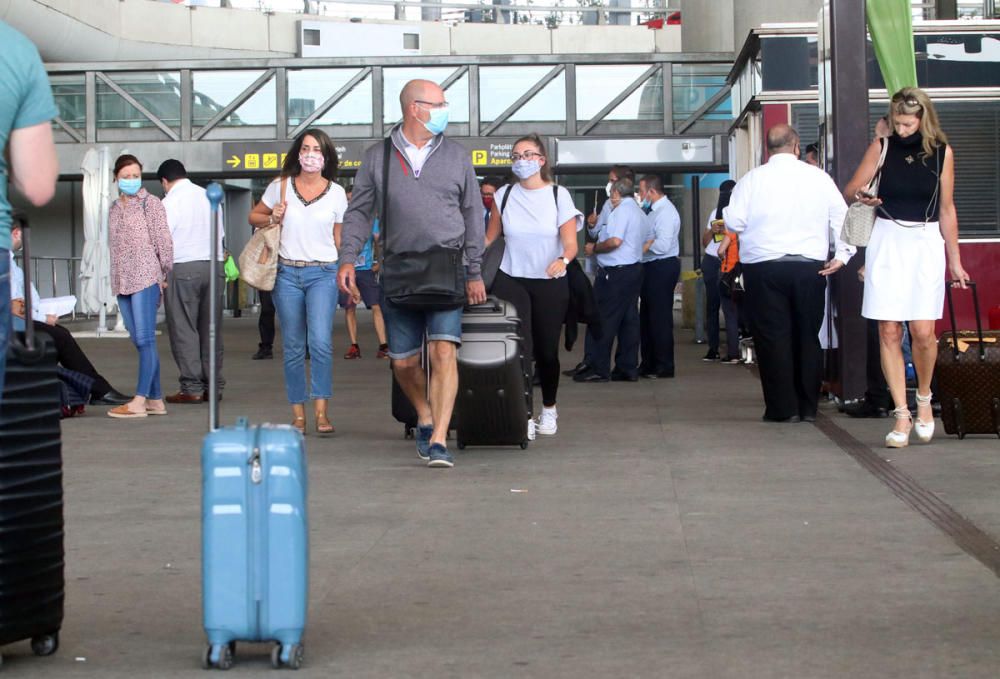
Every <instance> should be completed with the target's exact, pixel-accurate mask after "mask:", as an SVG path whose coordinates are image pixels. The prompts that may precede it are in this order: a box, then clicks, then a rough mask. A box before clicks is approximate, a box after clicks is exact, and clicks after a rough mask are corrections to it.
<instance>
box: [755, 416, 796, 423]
mask: <svg viewBox="0 0 1000 679" xmlns="http://www.w3.org/2000/svg"><path fill="white" fill-rule="evenodd" d="M760 419H761V420H763V421H764V422H777V423H779V424H797V423H799V422H801V421H802V418H801V417H799V416H798V415H792V416H791V417H786V418H784V419H778V418H775V417H768V416H767V415H764V417H762V418H760Z"/></svg>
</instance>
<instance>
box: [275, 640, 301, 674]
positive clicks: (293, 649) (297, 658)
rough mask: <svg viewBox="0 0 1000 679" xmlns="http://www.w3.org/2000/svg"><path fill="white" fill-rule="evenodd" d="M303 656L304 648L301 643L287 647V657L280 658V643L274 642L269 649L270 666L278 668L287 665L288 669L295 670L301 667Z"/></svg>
mask: <svg viewBox="0 0 1000 679" xmlns="http://www.w3.org/2000/svg"><path fill="white" fill-rule="evenodd" d="M304 658H305V649H304V648H303V647H302V644H292V645H291V646H289V647H288V659H287V660H284V661H283V660H282V658H281V644H275V645H274V648H272V649H271V667H273V668H274V669H276V670H280V669H281V668H282V667H287V668H288V669H290V670H297V669H299V668H300V667H302V660H303V659H304Z"/></svg>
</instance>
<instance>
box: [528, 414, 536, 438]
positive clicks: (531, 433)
mask: <svg viewBox="0 0 1000 679" xmlns="http://www.w3.org/2000/svg"><path fill="white" fill-rule="evenodd" d="M528 440H529V441H534V440H535V421H534V420H533V419H531V418H530V417H529V418H528Z"/></svg>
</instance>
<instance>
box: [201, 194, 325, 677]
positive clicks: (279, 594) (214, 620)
mask: <svg viewBox="0 0 1000 679" xmlns="http://www.w3.org/2000/svg"><path fill="white" fill-rule="evenodd" d="M208 198H209V201H211V203H212V211H213V219H212V224H216V225H217V224H218V222H217V220H216V219H215V212H216V211H217V210H218V207H219V202H220V201H221V199H222V189H221V187H219V186H218V185H217V184H212V185H210V186H209V187H208ZM217 242H218V239H217V238H216V237H215V235H214V234H213V237H212V262H215V266H217V257H216V254H217V253H216V251H215V250H216V243H217ZM213 268H214V267H213ZM211 281H212V283H211V285H212V286H213V289H212V290H211V291H210V298H211V302H210V304H211V305H212V306H213V308H212V309H211V310H210V312H209V317H210V318H211V319H212V322H211V325H210V330H209V345H210V348H209V355H210V357H211V358H210V362H211V363H212V365H211V366H210V367H209V390H208V391H209V433H208V435H206V436H205V440H204V443H203V444H202V449H201V467H202V605H203V608H204V624H205V634H206V635H207V636H208V645H207V646H206V647H205V652H204V655H203V657H202V665H203V666H204V667H205V669H209V668H212V667H215V668H219V669H223V670H225V669H229V668H230V667H231V666H232V664H233V656H234V654H235V651H236V642H237V641H250V642H267V641H273V642H275V645H274V648H273V649H272V652H271V665H272V666H273V667H274V668H275V669H278V668H280V667H287V668H291V669H298V668H299V667H300V666H301V665H302V657H303V647H302V633H303V631H304V630H305V625H306V609H307V604H306V602H307V599H308V593H309V533H308V521H307V516H306V455H305V446H304V445H303V439H302V435H301V434H300V433H299V432H298V431H297V430H296V429H294V428H292V427H290V426H288V425H271V424H263V425H258V426H252V425H250V423H249V422H248V421H247V419H246V418H241V419H240V420H239V421H238V422H237V423H236V426H235V427H225V428H221V429H220V428H218V427H217V424H218V390H217V389H216V385H215V379H216V373H215V365H214V363H215V343H216V331H217V329H216V328H215V317H216V313H215V309H214V305H215V304H216V294H215V290H214V285H215V283H216V276H215V275H214V271H213V275H212V276H211Z"/></svg>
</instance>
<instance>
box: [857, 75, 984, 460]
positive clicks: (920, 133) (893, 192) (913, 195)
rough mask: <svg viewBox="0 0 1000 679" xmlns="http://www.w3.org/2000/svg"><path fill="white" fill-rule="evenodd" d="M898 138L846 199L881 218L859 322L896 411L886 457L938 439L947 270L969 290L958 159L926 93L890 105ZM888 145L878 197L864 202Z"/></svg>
mask: <svg viewBox="0 0 1000 679" xmlns="http://www.w3.org/2000/svg"><path fill="white" fill-rule="evenodd" d="M889 125H890V127H891V128H892V134H891V135H890V136H889V137H888V138H886V139H876V140H875V141H874V142H872V144H871V146H869V147H868V150H867V151H866V152H865V157H864V158H863V159H862V161H861V165H860V167H858V170H857V172H855V173H854V177H853V178H852V179H851V181H850V183H849V184H848V185H847V189H846V190H845V191H844V197H845V198H847V200H848V201H862V202H864V203H865V204H866V205H872V206H877V208H876V209H877V215H878V218H877V219H876V221H875V228H874V230H873V231H872V237H871V240H870V241H869V243H868V248H867V250H866V252H865V293H864V303H863V305H862V308H861V315H862V316H864V317H865V318H871V319H874V320H877V321H878V326H879V341H880V346H881V361H882V372H883V373H884V374H885V380H886V382H887V383H888V385H889V392H890V393H891V394H892V400H893V403H894V405H895V410H893V415H894V416H895V420H896V421H895V426H894V427H893V430H892V431H891V432H889V434H888V435H886V437H885V444H886V446H888V447H889V448H903V447H905V446H906V445H908V444H909V441H910V432H911V430H913V429H915V430H916V434H917V438H918V439H919V440H920V441H923V442H925V443H926V442H928V441H930V440H931V438H933V436H934V414H933V411H932V410H931V377H932V376H933V374H934V363H935V361H936V360H937V336H936V334H935V332H934V323H935V321H936V320H937V319H939V318H941V315H942V313H943V310H944V293H945V289H944V286H945V285H946V281H945V268H946V265H945V262H946V257H945V254H946V253H947V269H948V271H949V273H950V279H951V280H954V281H957V284H958V285H960V286H961V287H963V288H964V287H965V286H966V285H965V284H966V282H967V281H968V280H969V275H968V274H967V273H966V272H965V269H963V268H962V260H961V256H960V254H959V251H958V217H957V215H956V213H955V203H954V200H953V189H954V185H955V157H954V154H953V153H952V150H951V147H950V146H948V140H947V137H945V134H944V132H943V131H942V130H941V127H940V125H939V123H938V117H937V113H936V112H935V111H934V105H933V104H932V103H931V100H930V98H929V97H928V96H927V94H926V93H925V92H924V91H923V90H920V89H917V88H915V87H913V88H911V87H907V88H904V89H902V90H900V91H899V92H897V93H896V94H895V95H893V97H892V101H891V102H890V104H889ZM883 143H886V144H888V149H887V150H886V155H885V162H884V163H883V165H882V169H881V178H880V184H879V190H878V196H877V197H871V196H870V195H868V194H867V193H866V191H867V187H868V184H869V181H870V180H871V178H872V176H873V175H874V174H875V172H876V169H877V168H878V161H879V157H880V156H881V154H882V144H883ZM905 322H908V323H909V329H910V341H911V344H912V348H913V364H914V367H915V368H916V371H917V419H916V422H914V421H913V419H912V417H911V415H910V411H909V409H908V408H907V405H906V372H905V367H904V365H903V350H902V340H903V323H905Z"/></svg>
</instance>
